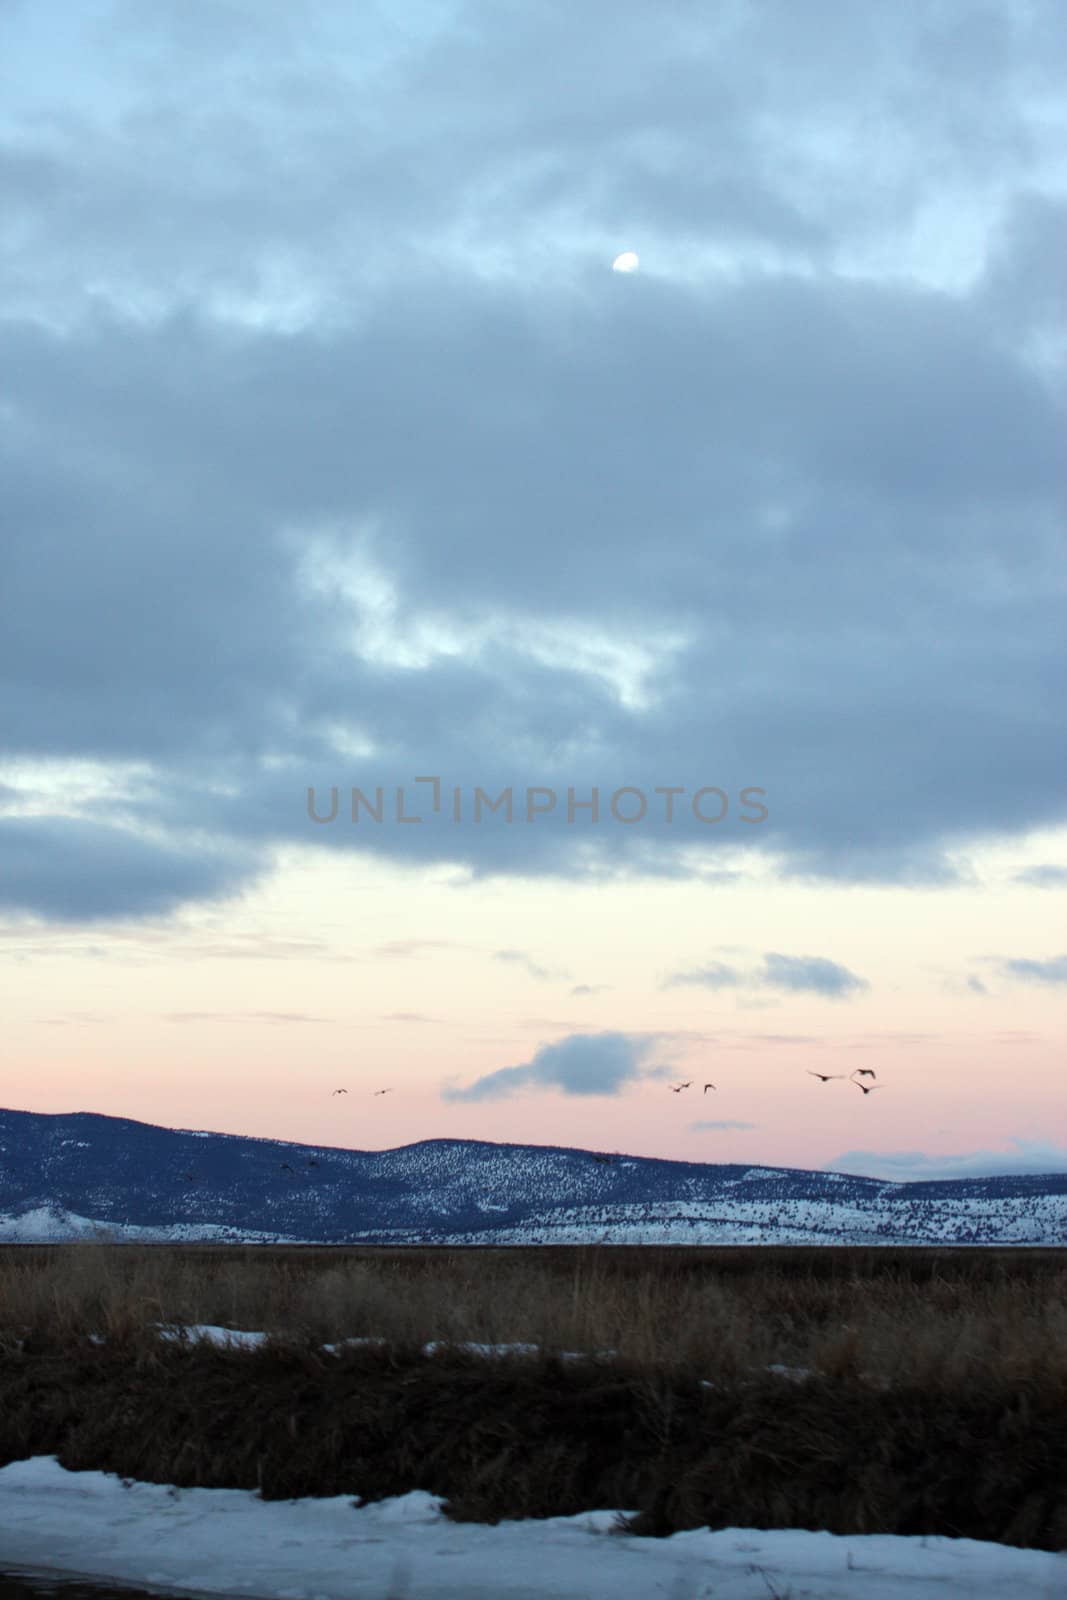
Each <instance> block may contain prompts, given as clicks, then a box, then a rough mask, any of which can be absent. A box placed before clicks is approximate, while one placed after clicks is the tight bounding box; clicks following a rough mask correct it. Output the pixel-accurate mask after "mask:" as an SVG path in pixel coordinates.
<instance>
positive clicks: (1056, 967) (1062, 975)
mask: <svg viewBox="0 0 1067 1600" xmlns="http://www.w3.org/2000/svg"><path fill="white" fill-rule="evenodd" d="M1000 967H1001V971H1002V972H1003V973H1004V975H1005V977H1008V978H1016V979H1018V980H1019V981H1020V982H1022V983H1045V984H1056V985H1058V984H1061V983H1067V955H1063V956H1053V957H1051V958H1050V959H1049V960H1048V961H1028V960H1026V959H1025V958H1022V957H1019V958H1016V959H1008V960H1003V961H1001V963H1000Z"/></svg>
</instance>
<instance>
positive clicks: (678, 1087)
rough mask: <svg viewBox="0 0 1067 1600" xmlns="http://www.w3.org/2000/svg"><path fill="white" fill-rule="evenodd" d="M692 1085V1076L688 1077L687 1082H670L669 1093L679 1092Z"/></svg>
mask: <svg viewBox="0 0 1067 1600" xmlns="http://www.w3.org/2000/svg"><path fill="white" fill-rule="evenodd" d="M692 1087H693V1080H692V1078H690V1080H689V1082H688V1083H679V1084H677V1085H675V1084H673V1083H672V1084H671V1093H672V1094H681V1092H682V1090H683V1089H691V1088H692Z"/></svg>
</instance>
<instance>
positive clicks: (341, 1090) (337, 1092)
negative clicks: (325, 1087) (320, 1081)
mask: <svg viewBox="0 0 1067 1600" xmlns="http://www.w3.org/2000/svg"><path fill="white" fill-rule="evenodd" d="M333 1092H334V1094H347V1093H348V1090H347V1089H335V1090H334V1091H333Z"/></svg>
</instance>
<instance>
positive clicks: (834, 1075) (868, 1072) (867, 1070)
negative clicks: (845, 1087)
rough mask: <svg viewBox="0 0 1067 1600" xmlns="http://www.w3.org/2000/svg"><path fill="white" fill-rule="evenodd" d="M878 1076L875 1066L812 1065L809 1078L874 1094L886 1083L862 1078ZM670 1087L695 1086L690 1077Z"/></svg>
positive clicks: (674, 1089) (673, 1090) (674, 1090)
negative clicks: (832, 1068)
mask: <svg viewBox="0 0 1067 1600" xmlns="http://www.w3.org/2000/svg"><path fill="white" fill-rule="evenodd" d="M877 1076H878V1074H877V1073H876V1072H875V1070H874V1068H873V1067H857V1068H856V1070H855V1071H854V1072H813V1071H812V1070H811V1068H810V1067H809V1068H808V1077H809V1078H818V1080H819V1082H820V1083H832V1082H833V1081H834V1080H835V1079H844V1080H845V1081H846V1082H848V1083H854V1084H855V1085H856V1088H857V1089H862V1091H863V1093H864V1094H873V1093H874V1091H875V1090H876V1089H881V1088H883V1087H884V1085H883V1084H880V1083H871V1084H866V1083H860V1081H859V1080H860V1078H876V1077H877ZM669 1087H670V1091H671V1094H681V1092H682V1090H683V1089H691V1088H692V1087H693V1080H692V1078H690V1079H689V1080H688V1082H686V1083H672V1084H670V1085H669ZM714 1088H715V1085H714V1084H713V1083H706V1084H705V1085H704V1093H705V1094H707V1092H708V1090H709V1089H714Z"/></svg>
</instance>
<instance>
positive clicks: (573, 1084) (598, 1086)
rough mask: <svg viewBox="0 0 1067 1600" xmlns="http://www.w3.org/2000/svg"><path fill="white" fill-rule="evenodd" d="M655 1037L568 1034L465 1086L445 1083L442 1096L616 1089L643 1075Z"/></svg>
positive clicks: (495, 1096)
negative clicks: (535, 1090)
mask: <svg viewBox="0 0 1067 1600" xmlns="http://www.w3.org/2000/svg"><path fill="white" fill-rule="evenodd" d="M659 1042H660V1041H659V1037H658V1035H655V1034H634V1033H592V1034H571V1035H569V1036H568V1037H567V1038H565V1039H560V1040H558V1041H557V1042H556V1043H555V1044H548V1045H544V1046H543V1047H542V1048H541V1049H540V1050H538V1051H537V1053H536V1054H535V1055H534V1056H532V1057H531V1059H530V1060H529V1061H527V1062H524V1063H523V1064H522V1065H520V1066H516V1067H501V1068H500V1069H499V1070H498V1071H496V1072H490V1073H486V1074H485V1075H484V1076H483V1077H481V1078H477V1079H476V1080H475V1081H474V1083H472V1084H470V1085H469V1086H468V1087H467V1088H465V1089H463V1088H456V1087H454V1086H452V1085H448V1086H446V1087H445V1088H443V1089H442V1091H441V1096H442V1099H444V1100H500V1099H504V1098H507V1097H510V1096H511V1095H514V1094H518V1093H519V1092H520V1091H521V1090H523V1089H556V1090H560V1091H562V1093H563V1094H567V1095H617V1094H620V1093H621V1092H622V1091H623V1090H624V1089H627V1088H629V1087H630V1086H631V1085H632V1084H634V1083H637V1082H639V1081H640V1080H641V1079H642V1078H643V1077H649V1076H658V1075H660V1074H658V1073H656V1072H655V1070H653V1071H652V1072H649V1071H647V1070H646V1068H647V1066H648V1064H649V1057H650V1056H651V1055H653V1054H654V1052H655V1050H656V1048H657V1046H658V1044H659Z"/></svg>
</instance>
